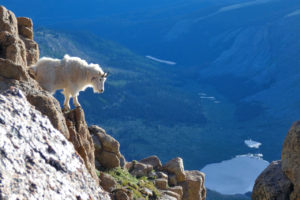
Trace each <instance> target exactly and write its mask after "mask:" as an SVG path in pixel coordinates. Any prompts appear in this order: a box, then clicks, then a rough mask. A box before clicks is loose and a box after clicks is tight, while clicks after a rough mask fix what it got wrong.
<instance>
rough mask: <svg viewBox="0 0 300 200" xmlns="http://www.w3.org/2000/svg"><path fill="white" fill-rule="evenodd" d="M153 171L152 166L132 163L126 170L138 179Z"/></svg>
mask: <svg viewBox="0 0 300 200" xmlns="http://www.w3.org/2000/svg"><path fill="white" fill-rule="evenodd" d="M152 170H153V167H152V165H147V164H143V163H140V162H136V161H133V162H132V166H131V167H130V169H129V170H128V171H129V173H130V174H131V175H133V176H136V177H138V178H140V177H142V176H148V174H149V173H150V172H151V171H152Z"/></svg>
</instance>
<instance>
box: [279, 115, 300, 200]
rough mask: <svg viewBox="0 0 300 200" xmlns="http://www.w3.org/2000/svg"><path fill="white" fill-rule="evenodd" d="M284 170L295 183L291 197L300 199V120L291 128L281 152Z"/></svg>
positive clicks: (293, 199)
mask: <svg viewBox="0 0 300 200" xmlns="http://www.w3.org/2000/svg"><path fill="white" fill-rule="evenodd" d="M281 160H282V171H283V172H284V174H285V175H286V176H287V177H288V178H289V179H290V180H291V182H292V183H293V185H294V191H293V192H292V194H291V196H290V199H292V200H299V199H300V121H297V122H295V123H294V124H293V126H292V127H291V129H290V130H289V132H288V134H287V136H286V138H285V140H284V143H283V147H282V152H281Z"/></svg>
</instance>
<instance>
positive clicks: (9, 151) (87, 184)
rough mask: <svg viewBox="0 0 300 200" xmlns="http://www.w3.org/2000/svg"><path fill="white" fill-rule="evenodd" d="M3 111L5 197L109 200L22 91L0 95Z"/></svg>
mask: <svg viewBox="0 0 300 200" xmlns="http://www.w3.org/2000/svg"><path fill="white" fill-rule="evenodd" d="M0 110H1V112H0V157H1V159H0V162H1V164H0V174H1V177H0V179H1V181H0V190H1V193H0V195H1V196H0V199H6V198H8V197H10V198H13V199H85V200H89V199H103V200H108V199H110V197H109V196H108V194H107V193H106V192H104V191H103V190H102V189H101V188H100V187H98V185H97V183H96V181H95V180H94V179H93V178H92V177H91V175H90V174H89V173H88V171H87V169H86V168H85V166H84V163H83V161H82V160H81V159H80V157H79V156H78V154H77V153H76V151H75V149H74V147H73V145H72V144H71V143H70V142H69V141H67V140H66V138H65V137H64V136H63V135H62V134H61V133H60V132H58V131H57V130H56V129H55V128H53V126H52V124H51V123H50V121H49V120H48V118H46V117H44V116H42V115H41V113H40V112H39V111H37V110H35V109H34V107H33V106H31V105H30V104H29V103H28V102H27V100H26V97H25V96H24V95H23V94H22V92H21V91H20V90H18V89H15V88H11V89H10V90H9V91H7V92H5V93H2V94H0Z"/></svg>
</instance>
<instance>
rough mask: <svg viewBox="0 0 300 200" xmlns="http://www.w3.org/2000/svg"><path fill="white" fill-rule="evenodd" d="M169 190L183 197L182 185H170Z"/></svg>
mask: <svg viewBox="0 0 300 200" xmlns="http://www.w3.org/2000/svg"><path fill="white" fill-rule="evenodd" d="M168 190H169V191H171V192H175V193H176V194H178V195H179V199H182V196H183V189H182V187H181V186H175V187H169V188H168Z"/></svg>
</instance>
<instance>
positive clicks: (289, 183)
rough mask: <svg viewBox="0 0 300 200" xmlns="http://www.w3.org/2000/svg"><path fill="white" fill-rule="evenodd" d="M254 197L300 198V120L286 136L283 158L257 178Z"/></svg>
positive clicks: (267, 199)
mask: <svg viewBox="0 0 300 200" xmlns="http://www.w3.org/2000/svg"><path fill="white" fill-rule="evenodd" d="M252 199H253V200H286V199H290V200H299V199H300V121H298V122H295V123H294V124H293V126H292V127H291V128H290V130H289V132H288V134H287V136H286V138H285V141H284V143H283V147H282V153H281V160H280V161H274V162H272V163H271V164H270V165H269V166H268V167H267V168H266V169H265V170H264V171H263V172H262V173H261V174H260V175H259V177H258V178H257V179H256V181H255V185H254V188H253V193H252Z"/></svg>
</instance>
